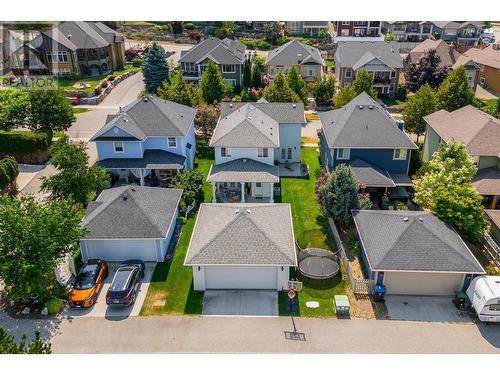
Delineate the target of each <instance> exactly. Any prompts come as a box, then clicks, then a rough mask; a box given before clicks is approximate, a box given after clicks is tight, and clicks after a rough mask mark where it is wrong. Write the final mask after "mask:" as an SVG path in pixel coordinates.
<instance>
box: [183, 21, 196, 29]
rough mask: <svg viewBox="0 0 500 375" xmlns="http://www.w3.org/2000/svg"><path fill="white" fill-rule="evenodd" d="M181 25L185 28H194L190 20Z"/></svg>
mask: <svg viewBox="0 0 500 375" xmlns="http://www.w3.org/2000/svg"><path fill="white" fill-rule="evenodd" d="M183 26H184V28H185V29H186V30H194V24H193V23H192V22H185V23H184V25H183Z"/></svg>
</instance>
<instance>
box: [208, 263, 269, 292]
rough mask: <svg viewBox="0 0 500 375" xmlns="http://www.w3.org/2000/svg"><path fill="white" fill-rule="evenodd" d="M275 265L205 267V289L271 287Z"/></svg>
mask: <svg viewBox="0 0 500 375" xmlns="http://www.w3.org/2000/svg"><path fill="white" fill-rule="evenodd" d="M277 275H278V274H277V268H276V267H229V266H228V267H205V288H206V289H273V290H276V286H277V283H278V281H277Z"/></svg>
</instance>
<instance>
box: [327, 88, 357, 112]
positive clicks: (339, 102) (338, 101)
mask: <svg viewBox="0 0 500 375" xmlns="http://www.w3.org/2000/svg"><path fill="white" fill-rule="evenodd" d="M355 97H356V92H355V91H354V89H353V88H352V86H344V87H342V88H341V89H340V91H339V92H338V93H337V95H335V97H334V98H333V107H334V108H336V109H337V108H342V107H343V106H345V105H346V104H347V103H349V102H350V101H351V100H353V99H354V98H355Z"/></svg>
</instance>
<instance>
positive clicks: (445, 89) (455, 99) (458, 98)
mask: <svg viewBox="0 0 500 375" xmlns="http://www.w3.org/2000/svg"><path fill="white" fill-rule="evenodd" d="M436 99H437V105H438V108H439V109H446V110H447V111H448V112H452V111H455V110H457V109H459V108H462V107H465V106H466V105H469V104H472V102H473V100H474V92H473V91H472V89H471V87H470V85H469V81H468V79H467V72H466V71H465V67H463V66H460V67H458V68H457V69H455V70H453V71H452V72H451V73H450V74H449V75H448V77H447V78H446V79H445V80H444V81H443V83H442V84H441V86H439V89H438V90H437V94H436Z"/></svg>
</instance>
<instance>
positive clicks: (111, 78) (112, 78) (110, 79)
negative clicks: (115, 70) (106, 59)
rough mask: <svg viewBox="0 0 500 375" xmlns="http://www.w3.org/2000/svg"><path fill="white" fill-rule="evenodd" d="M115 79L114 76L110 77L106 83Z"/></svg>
mask: <svg viewBox="0 0 500 375" xmlns="http://www.w3.org/2000/svg"><path fill="white" fill-rule="evenodd" d="M115 78H116V77H115V76H113V75H111V76H109V77H108V81H109V82H113V81H114V80H115Z"/></svg>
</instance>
